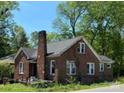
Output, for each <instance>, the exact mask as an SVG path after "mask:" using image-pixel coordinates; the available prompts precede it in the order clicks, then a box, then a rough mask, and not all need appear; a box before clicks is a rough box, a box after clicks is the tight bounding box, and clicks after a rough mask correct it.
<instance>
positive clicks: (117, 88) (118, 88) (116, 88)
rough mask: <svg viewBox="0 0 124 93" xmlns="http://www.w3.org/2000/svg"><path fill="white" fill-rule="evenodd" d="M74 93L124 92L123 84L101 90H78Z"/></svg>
mask: <svg viewBox="0 0 124 93" xmlns="http://www.w3.org/2000/svg"><path fill="white" fill-rule="evenodd" d="M76 92H124V84H121V85H113V86H108V87H102V88H95V89H86V90H80V91H76Z"/></svg>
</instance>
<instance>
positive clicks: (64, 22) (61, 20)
mask: <svg viewBox="0 0 124 93" xmlns="http://www.w3.org/2000/svg"><path fill="white" fill-rule="evenodd" d="M86 6H87V3H84V2H62V3H60V4H59V5H58V18H57V19H56V20H55V21H54V28H56V29H57V30H59V31H60V32H61V33H62V34H63V35H65V37H66V36H67V38H72V37H76V36H77V35H76V32H77V31H78V29H77V28H76V27H77V24H78V23H79V22H80V19H81V18H82V16H83V14H85V13H86V11H85V10H86Z"/></svg>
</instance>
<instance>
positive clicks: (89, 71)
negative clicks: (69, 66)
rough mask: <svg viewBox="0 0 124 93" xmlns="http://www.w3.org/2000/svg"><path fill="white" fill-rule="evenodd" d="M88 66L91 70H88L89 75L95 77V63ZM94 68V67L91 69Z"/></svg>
mask: <svg viewBox="0 0 124 93" xmlns="http://www.w3.org/2000/svg"><path fill="white" fill-rule="evenodd" d="M87 65H89V69H88V68H87V69H88V73H87V75H95V63H87ZM91 66H93V67H91ZM92 68H93V73H91V69H92Z"/></svg>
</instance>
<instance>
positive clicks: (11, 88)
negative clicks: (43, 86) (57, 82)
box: [0, 84, 37, 92]
mask: <svg viewBox="0 0 124 93" xmlns="http://www.w3.org/2000/svg"><path fill="white" fill-rule="evenodd" d="M0 91H2V92H5V91H8V92H33V91H37V90H36V88H33V87H30V86H26V85H23V84H6V85H0Z"/></svg>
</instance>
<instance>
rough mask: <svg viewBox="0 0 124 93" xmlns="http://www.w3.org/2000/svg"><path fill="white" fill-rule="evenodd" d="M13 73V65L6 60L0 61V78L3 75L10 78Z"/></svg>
mask: <svg viewBox="0 0 124 93" xmlns="http://www.w3.org/2000/svg"><path fill="white" fill-rule="evenodd" d="M13 73H14V67H13V66H12V65H11V64H10V63H7V62H0V79H3V77H8V78H12V77H13Z"/></svg>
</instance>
